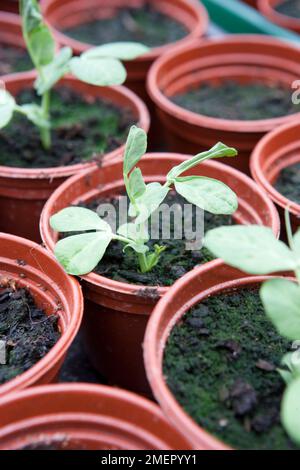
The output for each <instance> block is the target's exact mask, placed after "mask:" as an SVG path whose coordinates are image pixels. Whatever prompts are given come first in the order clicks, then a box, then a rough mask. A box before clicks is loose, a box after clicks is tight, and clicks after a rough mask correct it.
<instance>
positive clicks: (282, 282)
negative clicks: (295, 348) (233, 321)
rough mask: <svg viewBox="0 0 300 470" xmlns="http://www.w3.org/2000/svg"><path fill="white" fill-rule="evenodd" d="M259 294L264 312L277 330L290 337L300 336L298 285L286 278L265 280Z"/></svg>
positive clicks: (299, 292)
mask: <svg viewBox="0 0 300 470" xmlns="http://www.w3.org/2000/svg"><path fill="white" fill-rule="evenodd" d="M260 296H261V299H262V302H263V304H264V308H265V310H266V314H267V315H268V317H269V318H270V319H271V321H272V323H273V324H274V325H275V327H276V329H277V330H278V332H279V333H280V334H281V335H282V336H284V337H286V338H288V339H290V340H298V339H299V338H300V287H299V285H298V284H295V283H293V282H291V281H288V280H286V279H272V280H271V281H268V282H265V283H264V285H263V286H262V288H261V291H260Z"/></svg>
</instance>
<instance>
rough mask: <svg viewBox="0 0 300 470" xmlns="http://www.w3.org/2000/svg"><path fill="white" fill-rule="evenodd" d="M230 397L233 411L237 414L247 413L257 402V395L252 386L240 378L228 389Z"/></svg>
mask: <svg viewBox="0 0 300 470" xmlns="http://www.w3.org/2000/svg"><path fill="white" fill-rule="evenodd" d="M230 398H231V400H232V406H233V409H234V412H235V413H236V415H238V416H243V415H245V414H249V413H250V412H251V411H252V410H253V409H254V407H255V405H256V403H257V395H256V392H255V390H254V389H253V387H252V386H251V385H250V384H249V383H247V382H245V381H244V380H242V379H238V380H237V381H236V382H235V383H234V385H233V387H232V389H231V390H230Z"/></svg>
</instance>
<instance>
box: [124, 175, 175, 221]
mask: <svg viewBox="0 0 300 470" xmlns="http://www.w3.org/2000/svg"><path fill="white" fill-rule="evenodd" d="M169 191H170V188H168V187H166V186H162V185H161V184H160V183H150V184H148V185H147V186H146V191H145V192H144V193H143V195H142V196H140V197H138V198H137V199H136V201H135V203H136V207H137V210H138V213H137V214H136V211H135V207H133V206H132V205H130V208H129V215H130V216H133V217H136V216H137V218H136V220H135V223H136V224H137V225H139V224H143V223H144V222H146V220H148V219H149V217H150V215H151V214H153V212H155V211H156V209H158V207H159V206H160V205H161V203H162V202H163V201H164V199H165V197H166V196H167V194H168V192H169Z"/></svg>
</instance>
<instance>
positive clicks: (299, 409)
mask: <svg viewBox="0 0 300 470" xmlns="http://www.w3.org/2000/svg"><path fill="white" fill-rule="evenodd" d="M299 397H300V378H299V379H296V380H294V381H293V382H292V383H291V384H290V385H289V386H288V388H287V389H286V392H285V394H284V396H283V401H282V409H281V417H282V422H283V425H284V427H285V429H286V431H287V433H288V434H289V436H290V437H291V439H292V440H293V441H295V442H296V444H298V445H300V398H299Z"/></svg>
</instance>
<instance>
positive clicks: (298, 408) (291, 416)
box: [204, 210, 300, 445]
mask: <svg viewBox="0 0 300 470" xmlns="http://www.w3.org/2000/svg"><path fill="white" fill-rule="evenodd" d="M285 217H286V227H287V233H288V243H289V246H287V245H286V244H284V243H283V242H282V241H279V240H277V239H276V237H275V236H274V234H273V232H272V230H271V229H270V228H267V227H262V226H256V225H253V226H238V225H236V226H232V227H220V228H216V229H213V230H210V231H209V232H208V233H207V234H206V236H205V240H204V245H205V246H206V247H207V248H208V249H209V250H210V251H211V252H212V253H213V254H214V255H215V256H217V257H218V258H221V259H223V260H224V262H225V263H226V264H228V265H230V266H233V267H235V268H238V269H240V270H242V271H244V272H246V273H249V274H256V275H266V274H272V273H275V272H286V271H293V272H294V273H295V277H296V280H295V282H293V281H290V280H288V279H282V278H281V279H279V278H278V279H272V280H270V281H267V282H265V283H264V284H263V285H262V287H261V290H260V297H261V300H262V303H263V305H264V308H265V311H266V314H267V315H268V317H269V318H270V320H271V321H272V323H273V324H274V325H275V327H276V329H277V331H278V332H279V333H280V334H281V335H282V336H284V337H285V338H287V339H289V340H291V341H295V342H296V343H295V344H298V345H299V344H300V343H299V340H300V230H298V231H297V232H296V233H295V235H293V233H292V228H291V223H290V217H289V212H288V210H286V216H285ZM282 366H283V367H284V368H283V369H282V370H279V373H280V375H281V376H282V378H283V379H284V381H285V382H286V383H287V390H286V393H285V395H284V398H283V402H282V422H283V425H284V426H285V428H286V430H287V432H288V433H289V435H290V437H291V438H292V439H293V440H294V441H295V442H296V443H297V444H298V445H300V357H299V352H294V353H288V354H287V355H286V356H284V358H283V360H282Z"/></svg>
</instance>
